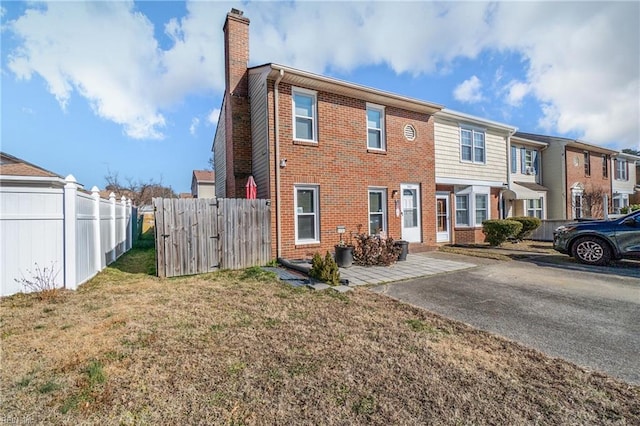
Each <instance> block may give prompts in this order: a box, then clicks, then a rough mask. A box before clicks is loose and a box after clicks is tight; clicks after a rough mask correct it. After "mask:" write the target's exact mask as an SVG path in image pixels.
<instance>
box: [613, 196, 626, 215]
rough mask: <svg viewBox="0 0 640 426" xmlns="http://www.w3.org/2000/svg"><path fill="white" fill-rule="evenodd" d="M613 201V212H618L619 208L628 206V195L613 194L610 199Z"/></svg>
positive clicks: (619, 211)
mask: <svg viewBox="0 0 640 426" xmlns="http://www.w3.org/2000/svg"><path fill="white" fill-rule="evenodd" d="M611 201H612V203H613V214H620V213H621V209H623V208H624V207H629V195H628V194H615V195H614V196H613V198H612V199H611Z"/></svg>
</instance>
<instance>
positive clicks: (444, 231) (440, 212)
mask: <svg viewBox="0 0 640 426" xmlns="http://www.w3.org/2000/svg"><path fill="white" fill-rule="evenodd" d="M449 241H450V237H449V195H448V194H442V195H436V242H438V243H445V242H449Z"/></svg>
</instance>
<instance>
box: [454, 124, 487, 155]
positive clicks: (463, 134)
mask: <svg viewBox="0 0 640 426" xmlns="http://www.w3.org/2000/svg"><path fill="white" fill-rule="evenodd" d="M460 158H461V159H462V161H470V162H473V163H485V162H486V152H485V143H484V132H481V131H478V130H473V129H464V128H461V129H460Z"/></svg>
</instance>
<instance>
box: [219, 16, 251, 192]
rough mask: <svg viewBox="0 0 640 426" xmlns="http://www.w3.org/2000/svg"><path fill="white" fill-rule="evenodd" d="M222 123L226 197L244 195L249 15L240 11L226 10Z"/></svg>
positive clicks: (248, 128)
mask: <svg viewBox="0 0 640 426" xmlns="http://www.w3.org/2000/svg"><path fill="white" fill-rule="evenodd" d="M223 31H224V48H225V49H224V50H225V70H226V72H225V83H226V86H225V95H224V96H225V101H224V106H225V119H226V122H225V126H226V129H227V132H226V145H227V151H226V152H227V181H226V185H227V187H226V190H227V197H229V198H234V197H244V196H245V189H244V186H245V184H246V182H247V179H248V177H249V175H250V174H251V116H250V114H249V76H248V72H247V64H248V62H249V19H247V18H246V17H244V16H242V15H241V12H237V11H235V10H232V11H231V12H230V13H228V14H227V20H226V22H225V25H224V28H223Z"/></svg>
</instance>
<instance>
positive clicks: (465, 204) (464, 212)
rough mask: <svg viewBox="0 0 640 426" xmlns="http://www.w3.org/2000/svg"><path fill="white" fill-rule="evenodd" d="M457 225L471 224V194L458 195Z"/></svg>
mask: <svg viewBox="0 0 640 426" xmlns="http://www.w3.org/2000/svg"><path fill="white" fill-rule="evenodd" d="M456 225H457V226H469V225H470V223H469V196H468V195H456Z"/></svg>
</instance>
